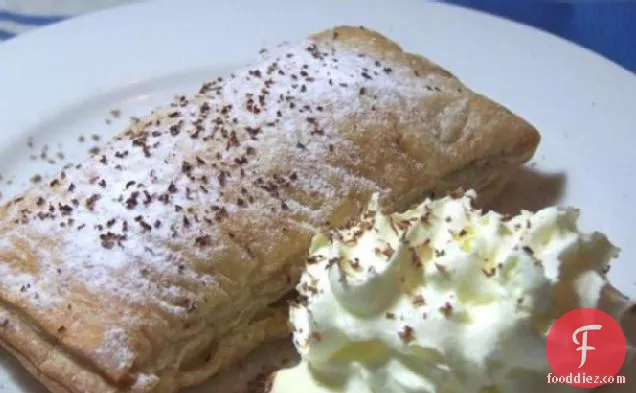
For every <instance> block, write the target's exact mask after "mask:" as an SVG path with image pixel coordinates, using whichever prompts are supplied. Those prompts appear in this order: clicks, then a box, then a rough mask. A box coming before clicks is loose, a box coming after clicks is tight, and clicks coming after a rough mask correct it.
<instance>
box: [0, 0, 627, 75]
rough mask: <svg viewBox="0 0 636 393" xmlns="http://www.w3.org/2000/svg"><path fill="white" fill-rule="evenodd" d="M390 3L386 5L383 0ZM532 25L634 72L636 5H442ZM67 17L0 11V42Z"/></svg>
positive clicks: (474, 1)
mask: <svg viewBox="0 0 636 393" xmlns="http://www.w3.org/2000/svg"><path fill="white" fill-rule="evenodd" d="M387 1H390V0H387ZM441 1H444V2H447V3H452V4H457V5H462V6H466V7H469V8H474V9H478V10H482V11H485V12H488V13H491V14H495V15H499V16H503V17H505V18H509V19H512V20H515V21H518V22H521V23H525V24H529V25H533V26H536V27H538V28H541V29H544V30H547V31H549V32H551V33H554V34H556V35H558V36H561V37H563V38H566V39H568V40H570V41H573V42H575V43H578V44H579V45H581V46H584V47H587V48H589V49H592V50H594V51H596V52H598V53H600V54H602V55H604V56H605V57H607V58H609V59H611V60H613V61H614V62H616V63H618V64H620V65H622V66H623V67H625V68H627V69H629V70H631V71H635V72H636V0H632V1H629V0H623V1H621V0H569V1H568V0H552V1H549V0H544V1H541V0H441ZM65 17H66V16H65V15H24V14H18V13H15V12H10V11H6V10H5V11H3V10H2V9H1V8H0V41H2V40H3V39H10V38H11V37H13V36H14V35H16V34H17V33H18V32H20V31H23V30H25V29H24V27H27V26H29V27H33V26H41V25H46V24H50V23H55V22H58V21H59V20H63V19H64V18H65Z"/></svg>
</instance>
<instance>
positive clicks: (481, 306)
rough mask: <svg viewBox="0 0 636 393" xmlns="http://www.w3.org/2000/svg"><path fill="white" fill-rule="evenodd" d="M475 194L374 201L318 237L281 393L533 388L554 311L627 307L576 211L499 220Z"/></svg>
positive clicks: (514, 392) (603, 242)
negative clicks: (390, 210)
mask: <svg viewBox="0 0 636 393" xmlns="http://www.w3.org/2000/svg"><path fill="white" fill-rule="evenodd" d="M475 197H476V195H475V193H474V192H473V191H469V192H467V193H465V194H455V195H450V196H448V197H445V198H443V199H439V200H434V201H433V200H426V201H425V202H423V203H422V204H420V205H419V206H417V207H416V208H414V209H412V210H408V211H406V212H403V213H395V214H391V215H388V214H385V213H383V212H382V211H381V209H380V207H379V203H378V196H377V195H376V196H374V197H373V198H372V200H371V202H370V205H369V208H368V210H367V211H366V212H365V213H364V214H363V216H362V217H361V220H360V221H358V222H357V223H356V224H355V225H352V226H350V227H348V228H344V229H341V230H338V231H333V232H331V233H329V234H319V235H316V236H315V237H314V239H313V241H312V244H311V249H310V257H309V259H308V263H307V267H306V271H305V273H304V274H303V276H302V280H301V282H300V284H299V285H298V287H297V289H298V291H299V293H300V295H301V296H300V299H301V300H300V301H299V302H298V303H294V304H292V306H291V308H290V325H291V327H292V329H293V342H294V345H295V346H296V348H297V350H298V352H299V353H300V355H301V357H302V361H301V363H300V364H299V365H298V366H296V367H295V368H292V369H287V370H282V371H280V372H278V373H276V374H275V377H274V380H273V383H272V391H273V392H274V393H291V392H294V393H295V392H299V391H303V392H307V393H327V392H346V393H354V392H355V393H372V392H373V393H377V392H382V393H508V392H509V393H520V392H536V391H538V390H537V389H540V388H545V387H546V384H545V376H546V375H547V373H548V372H550V367H549V364H548V362H547V359H546V355H545V343H546V337H547V334H548V331H549V329H550V327H551V326H552V324H553V323H554V322H555V321H556V319H557V318H558V317H559V316H561V315H563V314H564V313H565V312H567V311H569V310H572V309H574V308H581V307H594V308H604V309H605V310H604V311H606V312H608V313H609V314H610V315H612V316H615V317H617V318H620V315H621V314H622V313H623V312H624V311H625V310H626V308H627V307H628V306H629V305H630V304H631V303H630V302H628V301H627V299H626V298H624V297H623V296H622V295H621V294H620V293H619V292H618V291H616V290H615V289H614V288H613V287H611V286H610V285H609V284H608V281H607V279H606V272H607V271H608V266H609V265H608V264H609V261H610V259H612V258H613V257H615V256H616V255H617V254H618V249H617V248H616V247H614V246H613V245H612V244H611V243H610V242H609V241H608V239H607V238H606V236H605V235H603V234H600V233H590V234H585V233H580V232H579V231H578V229H577V219H578V215H579V213H578V210H576V209H572V208H559V207H551V208H547V209H544V210H541V211H538V212H536V213H532V212H529V211H522V212H521V213H520V214H519V215H516V216H504V215H501V214H498V213H496V212H493V211H489V212H487V213H483V212H482V211H480V210H476V209H474V208H473V207H472V201H473V200H474V199H475ZM537 383H538V384H537ZM574 389H576V388H574ZM577 391H580V390H577Z"/></svg>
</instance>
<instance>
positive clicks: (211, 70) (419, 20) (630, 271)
mask: <svg viewBox="0 0 636 393" xmlns="http://www.w3.org/2000/svg"><path fill="white" fill-rule="evenodd" d="M337 24H355V25H361V24H362V25H366V26H369V27H372V28H375V29H377V30H379V31H381V32H383V33H385V34H387V35H389V36H390V37H392V38H394V39H395V40H397V41H398V42H399V43H401V44H402V45H403V47H405V48H406V49H408V50H410V51H415V52H419V53H422V54H425V55H426V56H428V57H430V58H431V59H433V60H435V61H436V62H438V63H439V64H441V65H442V66H444V67H446V68H447V69H449V70H451V71H452V72H454V73H455V74H457V75H458V76H459V77H460V78H461V79H462V80H463V81H464V82H466V84H467V85H468V86H470V87H471V88H473V89H474V90H477V91H479V92H482V93H485V94H486V95H489V96H491V97H492V98H494V99H495V100H497V101H499V102H501V103H504V104H505V105H506V106H508V107H510V108H511V109H512V110H513V111H515V112H517V113H519V114H520V115H522V116H523V117H525V118H526V119H528V120H529V121H531V122H532V123H533V124H535V125H536V126H537V128H538V129H539V130H540V131H541V133H542V135H543V140H542V142H541V146H540V148H539V151H538V152H537V154H536V156H535V160H534V162H533V164H532V167H533V170H534V171H525V172H522V173H520V175H519V177H518V179H517V181H516V182H515V183H513V184H512V185H511V186H510V189H509V190H508V193H506V196H505V197H504V198H503V199H502V200H501V201H500V203H499V207H500V208H501V209H504V210H509V209H518V208H539V207H542V206H544V205H545V204H554V203H562V204H572V205H576V206H578V207H580V208H582V211H583V215H582V219H581V227H582V228H583V229H584V230H601V231H603V232H606V233H607V234H608V235H609V236H610V238H611V239H612V240H613V241H614V242H615V243H616V244H617V245H619V246H620V247H621V248H622V249H623V252H622V255H621V257H620V259H619V260H618V261H617V263H616V264H615V266H614V268H613V270H612V272H611V274H610V275H611V278H612V279H613V281H614V282H615V283H616V285H617V286H618V287H619V288H620V289H621V290H623V291H624V292H625V293H627V294H628V295H631V296H636V265H634V264H633V263H632V262H633V261H634V260H636V230H634V223H636V209H634V207H633V206H632V205H630V202H633V201H634V200H635V199H636V186H635V183H634V179H635V176H634V175H633V170H632V169H630V168H631V165H630V164H631V161H632V156H633V155H634V146H635V145H636V133H635V132H634V130H635V127H636V104H635V103H636V76H634V75H633V74H631V73H629V72H627V71H625V70H623V69H621V68H620V67H618V66H616V65H614V64H612V63H610V62H609V61H607V60H605V59H603V58H601V57H600V56H598V55H595V54H593V53H591V52H589V51H587V50H584V49H581V48H579V47H576V46H574V45H572V44H570V43H568V42H565V41H563V40H561V39H558V38H556V37H553V36H551V35H549V34H546V33H543V32H540V31H538V30H535V29H533V28H529V27H525V26H521V25H518V24H514V23H511V22H508V21H504V20H502V19H498V18H495V17H491V16H487V15H484V14H481V13H476V12H472V11H468V10H464V9H461V8H457V7H452V6H447V5H442V4H434V3H425V2H424V1H419V0H412V1H409V0H401V1H392V2H382V1H371V0H348V1H339V0H329V1H310V2H308V1H294V0H289V1H274V2H253V1H249V0H231V1H215V2H210V1H206V0H191V1H155V2H148V3H141V4H136V5H132V6H127V7H121V8H115V9H111V10H107V11H102V12H98V13H95V14H92V15H89V16H85V17H81V18H77V19H73V20H71V21H68V22H64V23H61V24H58V25H55V26H51V27H47V28H43V29H41V30H38V31H35V32H31V33H28V34H25V35H23V36H21V37H19V38H17V39H14V40H11V41H9V42H6V43H3V44H2V45H0V173H1V174H2V175H3V180H2V182H1V183H2V184H1V186H0V191H2V193H3V194H4V196H3V199H4V200H6V198H8V197H10V196H11V195H12V194H14V193H16V192H18V191H20V190H21V189H23V188H25V187H26V186H27V185H28V184H29V183H30V179H32V177H33V175H34V174H40V175H41V176H42V177H44V178H46V177H47V176H50V175H52V174H54V173H55V172H57V171H58V170H59V169H60V167H61V166H62V165H63V164H64V163H66V162H73V161H77V160H80V159H82V158H85V157H86V156H87V155H88V150H89V149H90V148H91V147H93V146H98V145H99V143H100V142H99V141H94V140H92V138H91V136H92V135H99V136H100V137H101V139H104V138H108V137H109V136H111V135H113V134H114V133H116V132H117V131H119V130H120V129H121V128H122V127H123V126H124V125H125V124H127V122H128V118H129V117H130V116H135V115H142V114H144V113H146V112H148V111H149V110H150V109H151V108H153V107H154V106H156V105H158V104H160V103H163V102H166V101H167V100H168V99H169V98H170V97H171V96H172V95H174V94H177V93H188V92H193V91H194V90H195V88H196V87H198V85H199V84H200V83H201V82H202V81H204V80H206V79H210V78H212V77H215V76H218V75H219V74H224V73H226V72H228V71H229V70H231V69H232V68H235V67H236V66H239V65H242V64H244V63H246V62H248V61H249V60H250V59H251V58H253V57H254V55H255V53H256V52H257V51H258V50H259V49H260V48H261V47H265V46H270V45H273V44H276V43H278V42H280V41H285V40H294V39H299V38H301V37H303V36H305V35H306V34H308V33H310V32H313V31H317V30H320V29H323V28H327V27H330V26H333V25H337ZM111 110H120V111H121V115H120V116H119V117H115V116H113V115H112V114H110V111H111ZM107 119H108V121H107ZM107 123H110V124H107ZM81 135H84V136H85V138H84V142H80V141H79V139H80V136H81ZM30 138H31V139H32V140H31V141H30V142H31V143H29V140H30ZM44 145H48V150H47V152H46V157H48V158H46V159H44V160H42V158H41V153H42V150H43V149H44ZM30 146H31V147H30ZM58 152H62V153H63V158H62V156H60V155H58V154H57V153H58ZM50 161H54V163H51V162H50ZM33 180H35V179H33ZM1 279H2V278H1V277H0V280H1ZM20 370H21V369H20V368H19V367H18V366H17V365H16V363H15V362H14V361H13V360H11V359H10V358H9V357H8V356H7V354H6V353H4V352H1V353H0V393H18V392H19V393H22V392H32V393H36V392H38V393H39V392H44V390H43V389H42V388H40V387H39V385H37V383H35V382H34V381H33V379H31V378H30V377H29V376H27V375H26V374H25V373H23V372H22V371H20ZM626 372H627V371H626ZM630 374H631V375H630ZM630 377H632V382H633V384H632V385H631V388H629V387H627V390H625V389H624V388H623V389H617V391H619V390H622V391H634V389H633V386H634V385H636V372H633V373H629V374H628V382H629V378H630ZM627 386H630V384H628V385H627ZM612 390H613V391H614V389H612ZM201 391H203V390H201Z"/></svg>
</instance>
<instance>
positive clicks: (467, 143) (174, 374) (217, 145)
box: [0, 27, 539, 393]
mask: <svg viewBox="0 0 636 393" xmlns="http://www.w3.org/2000/svg"><path fill="white" fill-rule="evenodd" d="M538 142H539V135H538V133H537V132H536V130H535V129H534V128H533V127H532V126H531V125H530V124H528V123H527V122H525V121H524V120H522V119H520V118H519V117H517V116H515V115H514V114H512V113H511V112H510V111H508V110H507V109H505V108H503V107H501V106H500V105H498V104H496V103H494V102H492V101H491V100H489V99H487V98H486V97H483V96H481V95H478V94H475V93H473V92H471V91H470V90H469V89H467V88H466V87H465V86H464V85H463V84H462V83H461V82H459V81H458V80H457V79H456V78H455V77H454V76H453V75H451V74H450V73H449V72H447V71H445V70H443V69H441V68H440V67H438V66H437V65H435V64H433V63H431V62H430V61H428V60H426V59H424V58H422V57H420V56H417V55H414V54H409V53H406V52H404V51H402V50H401V49H400V47H399V46H397V45H396V44H395V43H393V42H391V41H390V40H389V39H387V38H385V37H383V36H381V35H380V34H378V33H375V32H373V31H371V30H368V29H364V28H353V27H338V28H335V29H331V30H327V31H324V32H321V33H318V34H316V35H313V36H312V37H310V38H308V39H306V40H304V41H301V42H298V43H295V44H290V45H283V46H281V47H278V48H276V49H273V50H271V51H266V52H265V53H263V56H262V58H261V59H260V60H259V61H257V62H255V63H254V64H253V65H251V66H248V67H245V68H243V69H241V70H238V71H236V72H235V73H233V74H231V75H230V76H228V77H226V78H219V79H217V80H215V81H212V82H209V83H206V84H204V85H203V86H202V87H201V89H200V91H199V92H198V93H197V94H195V95H193V96H191V97H178V98H177V99H176V100H175V101H174V102H173V103H172V104H171V105H170V106H168V107H166V108H164V109H162V110H159V111H156V112H155V113H153V114H151V115H150V116H148V117H145V118H142V119H140V120H139V121H137V122H136V123H135V124H133V125H131V126H130V127H129V128H128V129H126V130H125V131H124V132H123V133H122V134H120V135H119V136H118V137H117V138H115V139H114V140H112V141H110V142H109V143H108V144H107V145H106V146H105V147H104V148H103V149H102V150H101V152H100V153H98V154H96V155H95V156H94V157H92V158H91V159H90V160H88V161H86V162H84V163H82V164H79V165H77V166H75V167H72V168H70V169H67V170H65V171H64V172H62V173H60V174H59V175H58V176H57V177H56V178H54V179H53V180H52V181H51V182H50V183H49V184H46V185H42V186H38V187H34V188H31V189H29V190H27V191H26V192H24V193H23V194H21V195H20V196H19V197H17V198H15V199H14V200H12V201H11V202H9V203H8V204H6V205H5V206H4V207H2V209H0V344H2V346H4V347H6V348H8V349H9V350H10V351H11V352H12V353H13V354H14V355H15V356H17V357H18V359H20V361H22V363H23V364H24V365H25V367H26V368H27V369H28V370H29V371H31V373H33V374H34V375H35V376H36V377H37V378H38V379H39V380H40V381H42V382H43V383H44V384H45V385H47V386H48V387H49V388H50V389H51V390H52V391H54V392H56V393H58V392H59V393H80V392H81V393H109V392H113V393H115V392H116V393H124V392H131V393H132V392H135V393H147V392H157V393H168V392H173V391H175V390H177V389H178V388H180V387H183V386H187V385H191V384H196V383H199V382H200V381H202V380H204V379H206V378H207V377H209V376H211V375H213V374H214V373H216V372H218V371H219V370H221V369H223V368H224V367H227V366H228V365H229V364H230V363H231V362H233V361H234V360H236V359H237V358H239V357H241V356H243V355H244V354H245V353H247V352H248V351H249V350H251V349H252V348H253V347H254V346H256V345H258V344H259V343H260V342H262V341H265V340H267V339H269V338H270V337H275V336H280V335H281V334H283V333H281V332H284V323H283V321H284V318H283V317H281V316H280V315H278V316H270V317H267V316H266V315H267V313H268V311H267V310H268V309H269V307H270V305H271V304H272V303H273V302H275V301H277V300H278V299H280V298H281V297H282V296H283V295H284V294H285V293H287V292H288V291H289V290H290V289H291V288H292V287H293V286H294V284H295V283H296V281H297V279H298V277H299V275H300V270H301V268H302V267H303V264H304V259H305V257H306V251H307V248H308V244H309V240H310V238H311V236H312V234H313V233H314V232H315V230H316V229H317V228H319V227H321V226H323V225H331V226H334V225H341V224H344V223H346V222H347V221H348V220H350V219H355V218H356V217H357V216H358V213H359V211H360V210H361V208H362V207H364V206H365V205H366V203H367V201H368V198H369V196H370V195H371V194H372V193H373V192H376V191H379V192H381V195H382V203H383V206H384V207H385V208H386V209H388V210H392V209H396V208H397V209H402V208H405V207H407V206H409V205H410V204H412V203H415V202H418V201H420V200H421V199H422V198H423V197H424V196H425V195H427V194H429V193H432V192H436V193H442V192H445V191H447V190H449V189H454V188H456V187H458V186H464V187H471V188H475V189H477V190H478V191H479V192H480V195H482V196H490V195H493V194H494V193H495V192H496V191H497V190H498V188H499V187H500V186H501V184H503V182H504V181H505V179H506V178H507V176H509V174H510V173H511V171H513V170H514V169H516V168H517V167H518V166H520V165H521V164H522V163H524V162H525V161H527V160H528V159H529V158H530V157H531V156H532V154H533V153H534V151H535V148H536V146H537V143H538ZM241 334H247V335H248V336H249V337H243V336H241ZM213 349H214V350H213ZM206 351H207V353H206Z"/></svg>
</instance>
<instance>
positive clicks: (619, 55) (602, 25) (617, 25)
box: [443, 0, 636, 72]
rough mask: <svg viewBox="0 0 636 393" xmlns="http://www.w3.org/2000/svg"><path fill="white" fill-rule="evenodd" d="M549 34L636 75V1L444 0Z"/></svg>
mask: <svg viewBox="0 0 636 393" xmlns="http://www.w3.org/2000/svg"><path fill="white" fill-rule="evenodd" d="M443 2H445V3H451V4H457V5H462V6H466V7H468V8H473V9H477V10H481V11H485V12H487V13H490V14H494V15H499V16H502V17H505V18H508V19H512V20H515V21H517V22H521V23H524V24H528V25H532V26H535V27H538V28H540V29H542V30H546V31H549V32H551V33H553V34H556V35H558V36H560V37H563V38H565V39H567V40H570V41H573V42H575V43H577V44H579V45H581V46H584V47H586V48H589V49H591V50H593V51H595V52H597V53H600V54H602V55H603V56H605V57H607V58H609V59H611V60H613V61H614V62H616V63H618V64H620V65H622V66H623V67H625V68H627V69H629V70H631V71H633V72H636V1H635V0H626V1H618V0H615V1H612V0H596V1H591V0H571V1H547V0H545V1H539V0H536V1H530V0H444V1H443Z"/></svg>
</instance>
